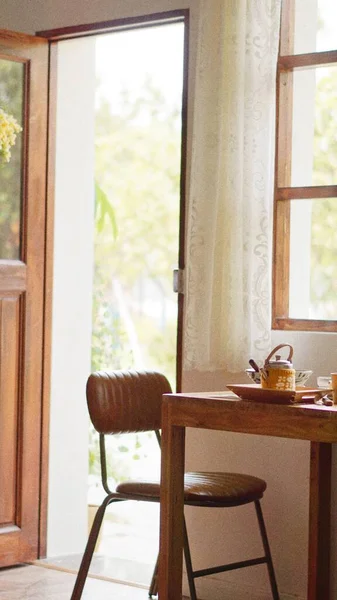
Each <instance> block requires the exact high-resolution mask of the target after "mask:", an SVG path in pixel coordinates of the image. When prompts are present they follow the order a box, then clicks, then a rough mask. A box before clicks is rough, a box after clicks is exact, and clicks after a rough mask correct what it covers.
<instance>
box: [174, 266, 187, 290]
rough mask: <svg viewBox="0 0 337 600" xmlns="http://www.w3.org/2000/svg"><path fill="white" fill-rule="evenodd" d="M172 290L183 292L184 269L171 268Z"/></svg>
mask: <svg viewBox="0 0 337 600" xmlns="http://www.w3.org/2000/svg"><path fill="white" fill-rule="evenodd" d="M173 291H174V292H175V293H176V294H183V293H184V291H185V290H184V269H173Z"/></svg>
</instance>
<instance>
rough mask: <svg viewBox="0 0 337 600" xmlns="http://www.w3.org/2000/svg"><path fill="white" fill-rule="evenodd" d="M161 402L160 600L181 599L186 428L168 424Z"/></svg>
mask: <svg viewBox="0 0 337 600" xmlns="http://www.w3.org/2000/svg"><path fill="white" fill-rule="evenodd" d="M170 414H171V407H170V405H169V403H166V401H165V399H164V401H163V413H162V442H161V444H162V446H161V448H162V462H161V496H160V548H159V587H158V591H159V599H160V600H180V599H181V597H182V561H183V515H184V463H185V429H184V428H183V427H175V426H173V425H172V424H171V421H170Z"/></svg>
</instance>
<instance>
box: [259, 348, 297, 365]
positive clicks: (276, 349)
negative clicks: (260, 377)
mask: <svg viewBox="0 0 337 600" xmlns="http://www.w3.org/2000/svg"><path fill="white" fill-rule="evenodd" d="M287 346H288V347H289V356H288V358H287V360H289V361H291V359H292V356H293V352H294V348H293V347H292V346H291V345H290V344H279V345H278V346H276V347H275V348H274V350H272V351H271V352H270V354H268V356H267V358H266V360H265V361H264V364H265V366H266V365H267V364H268V363H269V360H270V359H271V357H272V356H273V355H274V354H275V352H277V351H278V350H280V349H281V348H286V347H287Z"/></svg>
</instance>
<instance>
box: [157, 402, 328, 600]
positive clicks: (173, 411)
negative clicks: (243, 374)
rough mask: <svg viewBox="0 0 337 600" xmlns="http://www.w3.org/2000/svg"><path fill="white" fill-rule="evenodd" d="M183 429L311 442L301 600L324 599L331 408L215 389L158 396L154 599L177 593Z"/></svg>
mask: <svg viewBox="0 0 337 600" xmlns="http://www.w3.org/2000/svg"><path fill="white" fill-rule="evenodd" d="M186 427H197V428H203V429H218V430H222V431H233V432H240V433H252V434H258V435H267V436H273V437H285V438H292V439H298V440H308V441H310V442H311V452H310V498H309V502H310V506H309V553H308V594H307V600H323V599H324V600H329V599H330V585H329V579H330V564H329V563H330V492H331V444H332V443H334V442H337V406H332V407H326V406H318V405H316V404H292V405H279V404H266V403H260V402H249V401H244V400H239V399H233V398H229V397H227V398H226V397H225V396H224V394H222V396H221V392H219V394H217V393H216V392H212V393H210V392H209V393H188V394H165V395H164V397H163V413H162V480H161V494H162V495H161V515H160V571H159V573H160V576H159V599H160V600H179V599H181V596H182V527H183V479H184V462H185V428H186ZM276 570H277V565H276ZM330 600H331V599H330Z"/></svg>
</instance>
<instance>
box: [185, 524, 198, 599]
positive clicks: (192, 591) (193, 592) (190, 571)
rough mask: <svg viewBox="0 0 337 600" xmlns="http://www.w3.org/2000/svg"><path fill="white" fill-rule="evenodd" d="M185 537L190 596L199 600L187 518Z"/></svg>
mask: <svg viewBox="0 0 337 600" xmlns="http://www.w3.org/2000/svg"><path fill="white" fill-rule="evenodd" d="M183 535H184V556H185V565H186V572H187V579H188V585H189V588H190V596H191V600H198V599H197V593H196V589H195V583H194V577H193V569H192V560H191V551H190V544H189V541H188V535H187V527H186V520H185V517H184V529H183Z"/></svg>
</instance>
